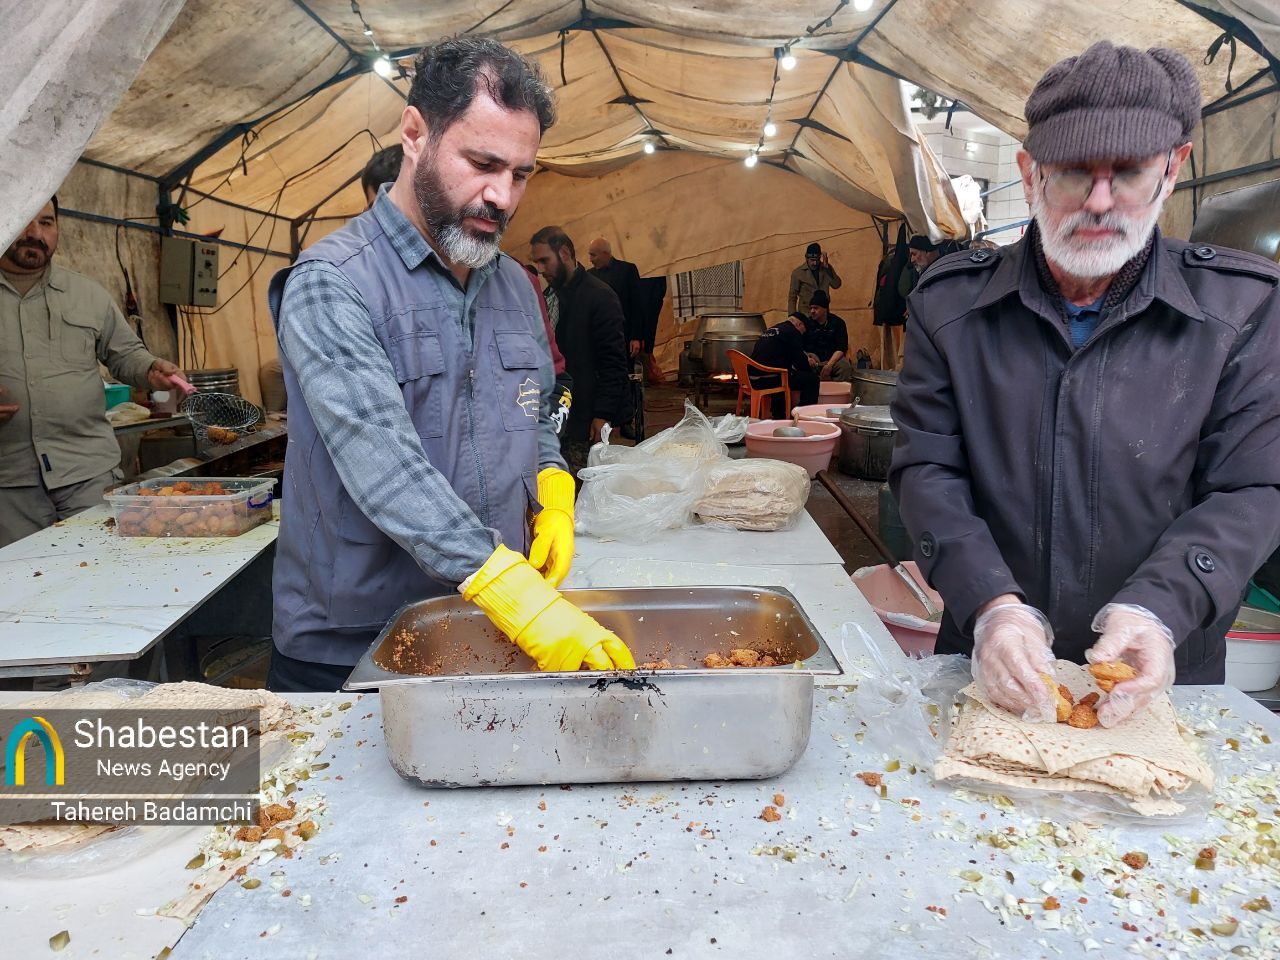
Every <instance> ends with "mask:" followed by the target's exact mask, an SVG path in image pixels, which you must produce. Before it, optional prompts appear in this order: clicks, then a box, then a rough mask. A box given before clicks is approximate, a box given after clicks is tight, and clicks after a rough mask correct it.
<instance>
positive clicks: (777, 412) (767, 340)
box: [750, 313, 818, 420]
mask: <svg viewBox="0 0 1280 960" xmlns="http://www.w3.org/2000/svg"><path fill="white" fill-rule="evenodd" d="M806 327H807V321H806V319H805V316H804V314H803V313H793V314H791V316H789V317H787V319H785V320H783V321H782V322H781V323H779V324H777V325H776V326H772V327H770V328H769V329H768V330H766V331H765V332H764V333H762V334H761V335H760V339H759V340H757V341H756V345H755V346H754V347H752V348H751V359H752V360H754V361H755V362H756V363H761V364H764V365H765V366H766V367H781V368H782V369H784V370H786V371H787V386H788V387H789V388H790V390H791V405H792V406H793V407H799V406H804V405H806V404H810V403H817V402H818V374H817V373H816V372H815V371H814V370H812V369H811V368H810V366H809V355H808V354H806V353H805V352H804V334H805V329H806ZM750 377H751V385H752V386H753V387H757V388H759V389H761V390H767V389H769V388H770V387H776V386H778V385H779V384H780V383H782V376H781V375H780V374H777V373H757V372H756V371H754V370H753V371H751V374H750ZM769 400H770V401H771V402H772V404H773V412H772V416H773V419H775V420H782V419H785V418H787V417H789V416H791V411H790V410H788V409H787V401H786V399H785V398H784V397H783V396H782V394H780V393H775V394H774V395H773V396H771V397H769Z"/></svg>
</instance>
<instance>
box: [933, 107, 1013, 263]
mask: <svg viewBox="0 0 1280 960" xmlns="http://www.w3.org/2000/svg"><path fill="white" fill-rule="evenodd" d="M917 123H918V125H919V127H920V130H921V131H922V132H923V133H924V134H925V137H926V138H927V140H928V142H929V147H930V149H931V150H933V152H934V153H935V154H937V156H938V159H939V160H940V161H941V163H942V166H943V168H944V169H945V170H946V171H947V173H949V174H950V175H951V176H953V177H960V176H963V175H965V174H968V175H969V176H971V177H973V178H975V179H982V180H986V181H987V185H988V189H991V188H994V187H998V186H999V185H1000V184H1002V183H1008V182H1009V181H1010V180H1016V179H1018V176H1019V174H1018V164H1017V160H1016V156H1017V153H1018V150H1019V149H1020V148H1021V144H1020V143H1018V141H1016V140H1014V139H1013V138H1012V137H1010V136H1008V135H1007V134H1004V133H1001V132H1000V131H998V130H995V129H994V128H992V127H989V126H987V127H986V129H987V130H989V131H993V132H986V131H983V132H978V131H973V130H968V131H966V130H965V129H964V126H963V123H962V122H960V121H957V122H956V123H955V124H953V128H952V129H951V130H947V129H945V124H946V121H945V119H944V118H943V117H941V116H939V117H936V118H935V119H933V120H923V119H919V120H917ZM984 126H986V125H984ZM1028 216H1029V213H1028V211H1027V203H1026V200H1024V199H1023V196H1022V187H1021V186H1020V185H1015V186H1012V187H1008V188H1006V189H1004V190H1001V191H999V192H998V193H993V194H991V195H990V196H989V197H987V229H992V228H994V227H1000V226H1003V225H1005V224H1012V223H1017V222H1018V221H1021V220H1025V219H1027V217H1028ZM1021 236H1022V230H1021V229H1020V228H1015V229H1010V230H1005V231H1002V232H1000V233H996V234H992V236H991V239H992V240H994V241H995V242H996V243H1001V244H1005V243H1013V242H1014V241H1016V240H1017V239H1018V238H1019V237H1021Z"/></svg>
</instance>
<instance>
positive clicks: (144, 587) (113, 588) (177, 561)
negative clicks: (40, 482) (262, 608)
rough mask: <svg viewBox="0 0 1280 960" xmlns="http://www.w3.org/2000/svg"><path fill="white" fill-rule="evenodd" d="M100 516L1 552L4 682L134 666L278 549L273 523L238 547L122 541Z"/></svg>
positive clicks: (212, 540)
mask: <svg viewBox="0 0 1280 960" xmlns="http://www.w3.org/2000/svg"><path fill="white" fill-rule="evenodd" d="M110 516H111V511H110V509H109V508H108V507H106V506H105V505H104V506H101V507H94V508H92V509H90V510H86V511H85V512H84V513H81V514H78V515H76V516H74V517H71V518H70V519H68V520H64V521H61V522H59V523H56V524H54V525H53V526H52V527H49V528H48V529H46V530H42V531H40V532H39V533H36V534H33V535H32V536H29V537H25V538H23V539H22V540H19V541H18V542H17V543H12V544H10V545H9V546H7V547H4V548H3V549H0V676H7V677H13V676H47V675H54V676H58V675H67V674H73V675H75V674H85V673H87V672H88V665H90V664H94V663H101V662H104V661H109V660H133V659H136V658H138V657H140V656H142V654H144V653H145V652H146V651H147V650H148V649H149V648H150V647H151V646H152V645H153V644H154V643H155V642H156V641H157V640H159V639H160V638H161V637H163V636H164V635H165V634H166V633H168V632H169V631H170V630H171V629H173V628H174V627H175V626H177V625H178V624H179V623H181V622H182V621H183V620H184V619H185V618H186V617H187V616H188V615H189V614H190V613H191V612H192V611H193V610H195V609H196V608H197V607H199V606H200V604H202V603H204V601H205V600H207V599H208V598H209V597H210V596H212V595H213V594H214V593H216V592H217V590H218V589H219V588H220V587H222V585H223V584H225V583H226V582H227V581H228V580H230V579H231V578H232V577H234V576H235V575H236V573H238V572H239V571H240V570H242V569H243V568H244V567H245V565H247V564H248V563H249V562H250V561H251V560H253V559H254V557H256V556H258V555H259V554H260V553H262V551H263V550H265V549H266V548H267V547H268V546H270V545H271V543H272V542H274V541H275V538H276V534H277V532H278V531H279V522H278V521H275V520H272V521H270V522H268V523H264V524H262V525H261V526H258V527H255V528H253V529H252V530H250V531H248V532H247V533H244V534H241V535H240V536H238V537H202V538H179V537H154V538H153V537H121V536H118V535H116V533H115V532H114V531H113V530H112V529H110V528H108V527H107V526H106V523H105V521H106V520H107V519H108V517H110Z"/></svg>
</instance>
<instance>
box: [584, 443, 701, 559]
mask: <svg viewBox="0 0 1280 960" xmlns="http://www.w3.org/2000/svg"><path fill="white" fill-rule="evenodd" d="M702 474H703V467H702V466H701V465H700V464H699V463H697V462H696V461H694V460H691V459H683V458H682V459H673V460H653V461H651V462H649V463H630V462H625V463H604V464H601V465H600V466H596V467H584V468H583V469H581V470H579V471H578V478H579V479H580V480H582V490H581V492H580V493H579V494H578V502H577V506H576V509H575V515H576V520H575V526H576V529H577V531H578V532H579V533H589V534H591V535H592V536H595V537H600V538H602V539H605V540H627V541H630V542H633V543H645V542H646V541H649V540H652V539H653V538H654V537H656V536H658V534H660V533H661V532H662V531H664V530H673V529H675V528H677V527H683V526H685V525H686V524H687V523H688V522H689V520H690V518H691V517H692V515H693V504H694V502H695V501H696V500H697V499H698V496H699V495H700V494H701V493H702V485H703V476H702Z"/></svg>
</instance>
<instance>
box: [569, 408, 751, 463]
mask: <svg viewBox="0 0 1280 960" xmlns="http://www.w3.org/2000/svg"><path fill="white" fill-rule="evenodd" d="M611 433H612V431H611V430H609V429H608V428H606V431H605V433H604V435H603V438H602V439H601V441H600V442H599V443H597V444H596V445H595V446H593V447H592V448H591V451H590V453H588V454H587V466H589V467H597V466H604V465H606V464H611V463H650V462H652V461H655V460H679V461H684V462H686V464H688V463H692V464H694V465H701V464H706V463H714V462H715V461H717V460H725V459H727V458H728V456H729V451H728V449H727V448H726V447H725V445H724V443H723V442H721V440H720V439H719V438H718V437H717V436H716V431H715V428H714V427H713V426H712V425H711V421H709V420H708V419H707V418H706V417H705V416H703V413H702V411H701V410H699V409H698V408H697V407H695V406H694V405H693V404H692V403H690V402H689V401H688V400H686V401H685V402H684V418H683V419H682V420H681V421H680V422H679V423H677V424H676V425H675V426H673V427H668V428H667V429H666V430H663V431H661V432H660V433H655V434H654V435H653V436H652V437H650V438H649V439H648V440H645V441H643V442H642V443H638V444H636V445H635V446H634V447H624V446H621V445H619V444H611V443H609V436H610V434H611Z"/></svg>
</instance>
